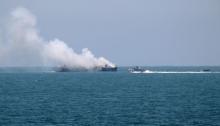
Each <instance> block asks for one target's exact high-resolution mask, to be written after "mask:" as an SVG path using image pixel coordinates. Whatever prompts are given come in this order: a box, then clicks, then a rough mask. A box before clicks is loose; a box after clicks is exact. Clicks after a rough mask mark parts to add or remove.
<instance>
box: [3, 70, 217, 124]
mask: <svg viewBox="0 0 220 126" xmlns="http://www.w3.org/2000/svg"><path fill="white" fill-rule="evenodd" d="M128 68H129V67H119V68H118V71H117V72H100V71H88V72H85V71H84V72H55V71H53V70H52V69H50V68H40V67H36V68H30V67H28V68H25V67H23V68H21V67H19V68H16V67H5V68H3V67H2V68H0V126H220V67H218V66H201V67H189V66H187V67H185V66H182V67H180V66H175V67H174V66H170V67H169V66H162V67H149V66H148V67H144V68H145V69H147V70H148V71H147V72H141V73H129V72H128ZM204 69H210V71H206V72H204V71H203V70H204ZM149 71H150V72H149Z"/></svg>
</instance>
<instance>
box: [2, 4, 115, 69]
mask: <svg viewBox="0 0 220 126" xmlns="http://www.w3.org/2000/svg"><path fill="white" fill-rule="evenodd" d="M36 23H37V22H36V17H35V16H34V15H33V14H32V13H31V12H29V11H28V10H27V9H25V8H22V7H20V8H16V9H15V10H14V11H12V13H11V17H10V21H9V25H8V35H7V36H8V40H7V41H6V42H5V43H4V44H3V43H1V42H0V65H1V66H41V65H43V66H62V65H66V66H68V67H72V68H85V69H93V68H96V67H103V66H105V65H108V66H111V67H114V66H115V65H114V64H113V63H111V62H110V61H108V60H107V59H105V58H103V57H99V58H97V57H95V56H94V55H93V53H92V52H91V51H90V50H89V49H87V48H84V49H82V52H81V53H80V54H78V53H76V52H75V51H74V50H73V49H72V48H70V47H68V45H67V44H66V43H65V42H63V41H61V40H59V39H57V38H55V39H54V40H51V41H46V40H44V38H43V37H41V36H39V34H38V31H37V29H36Z"/></svg>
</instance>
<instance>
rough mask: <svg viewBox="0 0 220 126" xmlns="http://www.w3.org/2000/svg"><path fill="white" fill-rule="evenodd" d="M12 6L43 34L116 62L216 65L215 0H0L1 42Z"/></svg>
mask: <svg viewBox="0 0 220 126" xmlns="http://www.w3.org/2000/svg"><path fill="white" fill-rule="evenodd" d="M16 7H24V8H27V9H28V10H29V11H31V12H32V13H33V14H34V15H35V16H36V18H37V29H38V31H39V34H40V35H41V36H43V37H44V38H45V39H48V40H50V39H53V38H59V39H61V40H63V41H65V42H66V43H67V45H68V46H70V47H72V48H73V49H74V50H75V51H76V52H80V50H81V49H82V48H89V49H90V50H91V51H92V52H93V53H94V54H95V55H96V56H104V57H106V58H107V59H108V60H110V61H111V62H113V63H115V64H117V65H119V66H130V65H143V66H164V65H165V66H167V65H168V66H172V65H175V66H176V65H180V66H182V65H184V66H191V65H193V66H203V65H220V58H219V57H220V56H219V55H220V1H219V0H77V1H76V0H59V1H58V0H57V1H55V0H35V1H33V0H0V42H4V29H5V23H6V22H7V18H8V16H9V14H10V12H11V11H12V10H13V9H15V8H16Z"/></svg>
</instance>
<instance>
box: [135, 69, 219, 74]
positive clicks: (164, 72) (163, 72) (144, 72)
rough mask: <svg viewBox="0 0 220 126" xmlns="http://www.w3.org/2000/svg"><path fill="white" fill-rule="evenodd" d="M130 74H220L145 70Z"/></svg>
mask: <svg viewBox="0 0 220 126" xmlns="http://www.w3.org/2000/svg"><path fill="white" fill-rule="evenodd" d="M131 73H143V74H151V73H158V74H204V73H220V72H211V71H151V70H145V71H143V72H141V71H132V72H131Z"/></svg>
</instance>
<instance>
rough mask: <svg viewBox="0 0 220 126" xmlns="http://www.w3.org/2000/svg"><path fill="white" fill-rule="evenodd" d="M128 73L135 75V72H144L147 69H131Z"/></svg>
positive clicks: (137, 67)
mask: <svg viewBox="0 0 220 126" xmlns="http://www.w3.org/2000/svg"><path fill="white" fill-rule="evenodd" d="M128 71H129V72H131V73H134V72H144V71H145V69H142V68H141V67H139V66H136V67H134V68H129V69H128Z"/></svg>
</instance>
